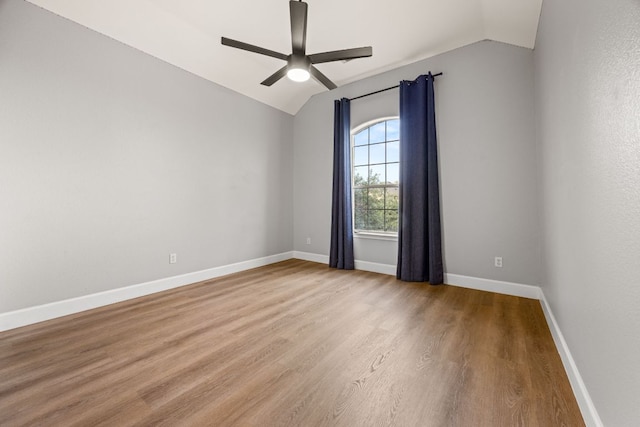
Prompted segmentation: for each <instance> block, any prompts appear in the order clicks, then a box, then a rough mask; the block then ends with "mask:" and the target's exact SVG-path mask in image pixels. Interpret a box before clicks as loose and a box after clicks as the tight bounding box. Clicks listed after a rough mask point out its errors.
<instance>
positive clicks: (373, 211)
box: [351, 119, 400, 233]
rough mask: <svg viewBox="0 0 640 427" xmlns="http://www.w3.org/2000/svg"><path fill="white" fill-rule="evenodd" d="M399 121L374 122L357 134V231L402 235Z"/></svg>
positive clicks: (355, 154) (354, 156)
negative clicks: (399, 197)
mask: <svg viewBox="0 0 640 427" xmlns="http://www.w3.org/2000/svg"><path fill="white" fill-rule="evenodd" d="M399 125H400V123H399V120H398V119H390V120H384V121H380V122H377V123H374V124H372V125H370V126H368V127H366V128H364V129H362V130H360V131H358V132H357V133H356V134H354V135H353V138H352V147H353V151H352V156H351V159H352V165H353V200H354V229H355V231H356V232H357V231H374V232H382V233H397V232H398V193H399V190H398V184H399V179H400V165H399V160H400V141H399V127H400V126H399Z"/></svg>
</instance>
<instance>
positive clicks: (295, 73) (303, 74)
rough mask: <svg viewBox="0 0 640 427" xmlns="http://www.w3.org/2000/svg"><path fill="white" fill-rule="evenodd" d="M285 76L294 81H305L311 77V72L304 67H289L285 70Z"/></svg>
mask: <svg viewBox="0 0 640 427" xmlns="http://www.w3.org/2000/svg"><path fill="white" fill-rule="evenodd" d="M287 77H288V78H289V80H293V81H294V82H306V81H307V80H309V77H311V74H309V71H308V70H305V69H304V68H290V69H289V70H288V71H287Z"/></svg>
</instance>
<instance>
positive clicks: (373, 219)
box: [367, 209, 384, 231]
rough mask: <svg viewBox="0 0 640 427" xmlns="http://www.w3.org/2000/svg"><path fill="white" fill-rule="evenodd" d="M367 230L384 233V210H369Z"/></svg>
mask: <svg viewBox="0 0 640 427" xmlns="http://www.w3.org/2000/svg"><path fill="white" fill-rule="evenodd" d="M367 230H372V231H384V210H382V209H374V210H369V212H368V215H367Z"/></svg>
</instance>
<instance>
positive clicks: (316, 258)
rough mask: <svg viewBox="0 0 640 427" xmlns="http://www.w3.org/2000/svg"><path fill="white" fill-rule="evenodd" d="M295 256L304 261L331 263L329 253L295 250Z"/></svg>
mask: <svg viewBox="0 0 640 427" xmlns="http://www.w3.org/2000/svg"><path fill="white" fill-rule="evenodd" d="M293 258H296V259H301V260H304V261H312V262H319V263H321V264H329V255H320V254H312V253H311V252H300V251H293Z"/></svg>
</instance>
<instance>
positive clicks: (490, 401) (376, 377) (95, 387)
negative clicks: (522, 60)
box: [0, 260, 584, 427]
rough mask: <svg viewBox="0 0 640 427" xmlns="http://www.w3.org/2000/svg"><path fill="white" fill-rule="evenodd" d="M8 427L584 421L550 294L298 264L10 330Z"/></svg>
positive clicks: (4, 405)
mask: <svg viewBox="0 0 640 427" xmlns="http://www.w3.org/2000/svg"><path fill="white" fill-rule="evenodd" d="M0 425H1V426H21V425H61V426H73V425H78V426H94V425H114V426H125V425H132V426H143V425H189V426H195V425H215V426H227V425H238V426H280V425H292V426H293V425H295V426H334V425H336V426H374V425H380V426H388V425H395V426H541V427H547V426H581V425H584V423H583V421H582V417H581V415H580V412H579V410H578V406H577V404H576V401H575V398H574V396H573V394H572V391H571V387H570V385H569V382H568V380H567V377H566V374H565V372H564V370H563V367H562V364H561V361H560V358H559V355H558V353H557V351H556V348H555V346H554V344H553V341H552V338H551V335H550V333H549V329H548V328H547V325H546V323H545V319H544V315H543V313H542V310H541V308H540V304H539V302H538V301H535V300H529V299H524V298H517V297H510V296H505V295H499V294H493V293H488V292H481V291H475V290H469V289H464V288H456V287H452V286H439V287H433V286H429V285H425V284H415V283H405V282H399V281H396V280H395V278H393V277H391V276H386V275H380V274H375V273H368V272H362V271H349V272H345V271H337V270H332V269H329V268H328V267H326V266H324V265H321V264H316V263H311V262H306V261H300V260H289V261H285V262H281V263H278V264H273V265H271V266H267V267H263V268H258V269H254V270H250V271H246V272H243V273H238V274H234V275H230V276H226V277H223V278H219V279H215V280H211V281H208V282H202V283H198V284H195V285H191V286H186V287H182V288H178V289H174V290H171V291H167V292H163V293H159V294H155V295H150V296H147V297H142V298H138V299H135V300H131V301H126V302H123V303H119V304H114V305H111V306H107V307H102V308H99V309H96V310H92V311H88V312H83V313H79V314H76V315H72V316H67V317H64V318H60V319H55V320H51V321H48V322H43V323H40V324H36V325H31V326H27V327H24V328H20V329H15V330H12V331H7V332H4V333H0Z"/></svg>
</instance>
